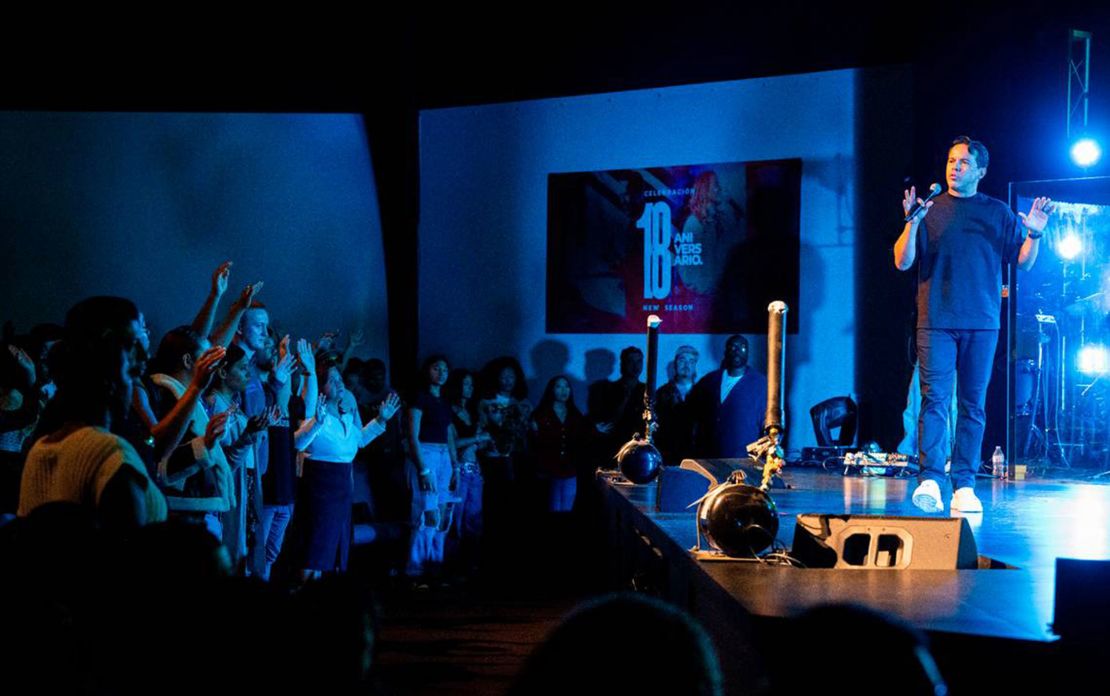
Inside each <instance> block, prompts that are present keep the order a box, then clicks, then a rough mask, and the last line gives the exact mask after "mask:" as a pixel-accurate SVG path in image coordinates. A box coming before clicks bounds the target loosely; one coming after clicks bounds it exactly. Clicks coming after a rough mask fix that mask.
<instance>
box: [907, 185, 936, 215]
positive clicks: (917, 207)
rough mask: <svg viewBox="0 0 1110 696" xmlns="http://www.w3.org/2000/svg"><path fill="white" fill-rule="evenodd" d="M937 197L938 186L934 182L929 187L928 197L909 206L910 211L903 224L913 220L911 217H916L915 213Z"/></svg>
mask: <svg viewBox="0 0 1110 696" xmlns="http://www.w3.org/2000/svg"><path fill="white" fill-rule="evenodd" d="M938 195H940V184H938V183H935V182H934V183H933V185H932V186H930V187H929V197H928V198H926V199H925V200H924V201H922V202H921V203H918V202H916V201H914V204H913V205H912V206H910V211H909V212H908V213H906V218H905V220H903V222H909V221H910V220H911V219H913V216H914V215H917V213H918V212H919V211H920V210H921V209H922V208H924V207H925V204H926V203H928V202H929V201H931V200H933V199H934V198H936V197H937V196H938Z"/></svg>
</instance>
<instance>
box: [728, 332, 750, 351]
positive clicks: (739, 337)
mask: <svg viewBox="0 0 1110 696" xmlns="http://www.w3.org/2000/svg"><path fill="white" fill-rule="evenodd" d="M733 341H736V342H737V343H739V344H740V345H742V346H744V347H745V348H748V347H749V346H748V339H747V338H745V337H744V336H743V335H742V334H732V335H731V336H729V337H728V340H726V341H725V345H726V346H727V345H728V344H730V343H732V342H733Z"/></svg>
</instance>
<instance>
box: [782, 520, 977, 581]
mask: <svg viewBox="0 0 1110 696" xmlns="http://www.w3.org/2000/svg"><path fill="white" fill-rule="evenodd" d="M791 555H792V556H794V557H795V558H797V559H798V560H799V561H801V562H802V563H804V564H806V566H807V567H809V568H846V569H858V570H907V569H913V570H957V569H975V568H977V567H978V564H979V552H978V549H977V548H976V546H975V538H974V537H973V536H972V535H971V527H970V526H968V523H967V520H966V519H964V518H962V517H885V516H882V515H821V514H816V513H804V514H801V515H798V525H797V526H796V527H795V528H794V547H793V549H792V550H791Z"/></svg>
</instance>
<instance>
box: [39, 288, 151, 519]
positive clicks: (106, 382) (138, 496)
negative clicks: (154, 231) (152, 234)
mask: <svg viewBox="0 0 1110 696" xmlns="http://www.w3.org/2000/svg"><path fill="white" fill-rule="evenodd" d="M141 331H142V325H141V323H140V319H139V310H138V308H136V307H135V305H134V304H133V303H132V302H131V301H130V300H125V299H123V298H121V297H92V298H89V299H87V300H83V301H81V302H79V303H77V304H76V305H74V306H73V308H72V309H70V310H69V312H68V313H67V314H66V323H65V337H64V338H63V340H62V342H61V343H60V344H59V345H58V346H56V347H55V349H54V350H55V351H56V352H53V353H52V354H51V371H52V373H53V374H54V377H55V382H56V383H57V385H58V392H57V394H56V396H55V397H54V400H53V401H52V402H51V403H50V405H49V406H48V407H47V409H46V412H45V413H44V414H43V422H42V424H41V426H42V428H41V430H40V432H45V433H46V435H44V436H43V437H41V438H40V439H39V440H38V441H37V442H35V444H34V446H33V447H32V448H31V451H30V452H29V453H28V454H27V461H26V464H25V465H24V469H23V478H22V481H21V484H20V496H19V513H18V514H19V515H20V516H26V515H28V514H30V513H31V512H32V511H33V510H34V509H35V508H37V507H39V506H40V505H43V504H46V503H50V502H56V501H65V502H72V503H79V504H81V505H84V506H88V507H89V508H92V509H94V510H95V511H96V514H97V517H98V518H99V520H100V522H101V524H102V525H104V526H105V527H115V528H127V527H134V526H139V525H143V524H147V523H150V522H157V521H160V520H164V519H165V518H166V500H165V498H163V497H162V493H161V492H159V490H158V487H157V486H155V485H154V482H153V481H151V480H150V477H149V475H148V474H147V471H146V468H145V467H144V466H143V462H142V460H141V459H140V458H139V455H138V453H137V452H136V451H135V449H134V448H133V447H132V446H131V445H130V444H128V443H127V441H125V440H123V439H122V438H120V437H117V436H115V435H113V434H112V433H111V432H109V429H110V428H111V425H112V420H113V419H114V418H119V417H121V416H122V414H124V413H125V412H126V409H127V407H128V406H129V404H130V403H131V383H132V380H133V379H136V378H137V377H138V376H139V375H140V374H141V372H142V369H143V364H144V362H145V361H146V351H145V350H144V349H143V346H142V342H141V340H140V333H141Z"/></svg>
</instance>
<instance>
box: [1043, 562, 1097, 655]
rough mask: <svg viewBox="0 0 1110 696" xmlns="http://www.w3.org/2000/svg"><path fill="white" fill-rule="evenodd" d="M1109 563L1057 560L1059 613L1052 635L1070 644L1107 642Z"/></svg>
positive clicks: (1053, 625) (1055, 619)
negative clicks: (1077, 642) (1073, 642)
mask: <svg viewBox="0 0 1110 696" xmlns="http://www.w3.org/2000/svg"><path fill="white" fill-rule="evenodd" d="M1107 587H1110V561H1102V560H1086V559H1076V558H1057V559H1056V609H1055V614H1054V616H1053V619H1052V631H1053V632H1054V633H1056V635H1058V636H1061V637H1062V638H1064V639H1068V640H1077V641H1085V642H1086V641H1097V642H1100V643H1101V642H1102V641H1104V640H1105V639H1106V625H1107V623H1110V593H1107V591H1106V588H1107Z"/></svg>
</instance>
